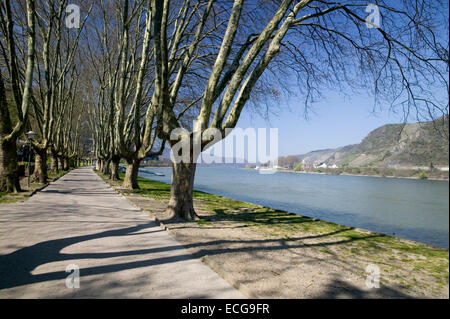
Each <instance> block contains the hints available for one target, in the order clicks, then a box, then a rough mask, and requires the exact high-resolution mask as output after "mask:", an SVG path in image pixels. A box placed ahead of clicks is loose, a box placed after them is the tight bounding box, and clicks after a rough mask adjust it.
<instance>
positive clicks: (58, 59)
mask: <svg viewBox="0 0 450 319" xmlns="http://www.w3.org/2000/svg"><path fill="white" fill-rule="evenodd" d="M4 2H5V5H3V7H5V8H4V9H2V12H4V14H3V13H2V17H3V16H5V17H6V18H5V21H6V22H5V27H4V28H3V29H4V30H3V29H2V31H1V32H2V37H3V38H4V39H6V40H2V47H4V48H5V49H4V51H5V52H10V51H11V52H15V51H20V52H21V53H20V54H21V58H22V59H21V61H20V62H19V59H17V60H18V61H17V62H15V64H18V65H21V66H22V70H23V71H22V73H21V74H22V76H20V75H17V76H16V78H17V80H16V82H17V83H18V84H17V85H16V86H17V89H16V91H17V94H15V95H17V96H18V97H20V99H18V101H16V105H20V106H21V108H18V109H20V110H21V111H20V116H19V120H18V121H17V123H18V124H17V128H16V129H14V132H16V131H17V133H15V134H16V135H15V136H14V137H13V136H10V135H11V132H12V131H13V129H12V128H11V127H10V126H11V125H10V126H4V124H1V125H2V126H1V128H0V135H1V136H2V137H0V138H1V139H2V140H1V141H2V148H1V149H2V153H1V154H9V153H7V152H5V151H6V149H8V152H10V153H11V154H12V153H13V152H14V151H11V148H12V146H11V145H6V144H7V143H6V144H5V145H6V146H5V147H3V144H4V142H3V141H9V142H10V144H11V143H12V144H14V143H13V142H12V141H14V139H15V138H17V137H18V136H19V135H20V134H21V132H23V130H24V127H25V126H26V123H28V122H29V121H27V113H28V112H27V109H28V106H29V105H33V106H34V105H36V106H35V108H36V114H40V115H41V116H37V115H36V116H35V118H36V121H37V123H41V125H42V130H41V138H40V141H39V143H35V148H36V152H37V154H39V156H40V157H41V158H42V159H41V161H44V158H43V157H45V154H47V153H45V152H44V150H48V149H51V150H52V151H53V150H55V151H56V152H60V154H64V155H65V156H68V155H72V154H73V149H74V148H76V147H68V146H67V144H65V143H64V140H65V141H72V143H75V145H76V141H77V140H78V139H79V137H80V132H91V134H92V138H93V140H94V155H95V157H96V158H97V159H98V161H99V166H100V169H101V170H102V171H103V172H104V173H109V174H111V178H112V179H117V178H118V177H119V176H118V165H119V162H120V160H121V159H122V158H123V159H125V160H126V162H127V170H126V174H125V180H124V183H123V187H125V188H129V189H134V188H138V187H139V185H138V182H137V174H138V168H139V165H140V163H141V161H142V160H143V159H144V158H145V157H148V156H152V155H159V154H161V153H162V152H163V151H164V148H165V147H169V148H171V149H172V150H174V151H175V152H178V151H179V148H178V144H179V142H180V141H181V140H182V137H184V139H183V140H184V141H186V140H187V141H188V144H190V146H191V148H190V149H191V150H192V151H190V154H189V156H188V160H186V159H185V160H183V161H181V162H179V163H173V176H172V186H171V199H170V202H169V207H168V213H170V214H172V215H177V216H181V217H183V218H186V219H194V218H195V217H196V214H195V211H194V207H193V200H192V194H193V183H194V177H195V169H196V161H197V158H198V155H199V152H201V151H204V150H206V149H207V148H208V147H210V146H212V144H214V143H216V142H217V141H218V139H213V137H212V135H211V134H209V132H210V131H211V130H212V129H215V130H218V131H219V132H221V136H220V138H219V140H220V139H223V138H225V137H226V134H227V132H228V129H230V128H234V127H236V125H237V123H238V120H239V117H240V115H241V114H242V112H243V110H244V108H246V107H247V108H249V109H251V108H253V110H255V111H258V112H261V113H263V114H269V113H271V112H272V111H273V110H274V103H273V102H274V101H276V100H278V99H279V98H280V97H281V96H285V95H286V94H298V95H299V96H300V97H301V98H302V99H303V101H304V107H305V111H306V113H307V111H308V110H309V108H310V106H311V103H313V102H314V101H315V100H316V98H318V97H320V96H321V93H322V92H323V91H324V90H328V89H333V90H336V89H337V90H341V91H342V92H353V91H354V90H364V92H367V91H369V92H371V93H373V94H374V96H376V97H377V99H376V101H377V102H378V103H379V104H378V105H389V106H390V107H391V108H393V109H394V110H401V111H402V112H404V114H405V116H408V114H411V113H415V115H416V116H417V117H418V118H421V119H423V117H428V118H430V117H431V118H437V117H440V116H442V115H446V114H448V80H447V77H448V39H447V35H448V34H447V33H446V32H447V31H446V30H444V29H443V25H444V22H445V25H446V24H447V20H448V17H447V16H445V13H443V12H444V11H443V10H441V8H440V7H439V6H440V5H441V4H440V2H439V1H416V2H415V3H410V2H409V1H404V2H400V1H399V2H395V3H387V2H385V1H375V2H376V3H377V5H378V7H377V8H378V9H379V13H380V15H381V16H380V17H381V22H380V25H375V24H374V23H375V22H376V21H378V20H377V19H373V20H370V19H366V18H367V14H368V13H367V12H366V8H367V5H366V3H365V2H361V1H356V0H354V1H323V0H233V1H230V0H120V1H107V0H101V1H93V2H92V3H91V4H89V6H87V7H82V10H81V12H82V13H84V16H83V19H82V23H81V26H80V28H79V29H77V30H76V31H75V30H64V27H63V26H62V18H61V17H62V16H63V14H64V6H65V5H66V3H65V1H62V2H59V1H51V0H47V1H45V4H46V5H44V6H43V7H42V8H40V6H38V7H35V5H36V3H41V2H44V1H32V0H28V1H25V3H26V6H23V7H22V9H23V10H25V7H26V9H27V11H26V12H28V19H27V23H26V24H23V27H24V28H23V29H22V30H26V32H24V33H25V34H26V37H27V39H28V44H27V45H24V43H23V41H22V40H21V39H18V36H17V35H14V34H12V33H14V32H15V31H14V29H11V31H10V33H11V34H10V33H8V32H9V31H8V30H9V29H8V21H7V16H8V8H7V6H8V5H9V1H4ZM22 2H23V1H22ZM22 2H21V3H22ZM35 2H36V3H35ZM85 6H86V4H85ZM44 8H45V9H44ZM49 8H52V9H49ZM40 10H47V11H48V14H47V15H44V14H41V13H40ZM23 12H25V11H23ZM375 13H376V12H375ZM10 20H11V21H12V20H13V18H11V19H10ZM35 20H38V21H41V20H46V23H42V26H41V27H40V29H42V30H41V32H40V33H41V34H42V35H41V36H39V37H36V35H35V26H34V23H35V22H34V21H35ZM366 20H367V21H366ZM19 21H22V20H21V19H19ZM51 21H53V22H51ZM16 30H17V29H16ZM16 32H17V31H16ZM8 34H10V39H9V40H7V39H8ZM8 41H9V42H11V43H17V42H20V43H22V45H21V46H20V47H21V48H22V50H18V49H16V48H14V47H13V48H9V47H8V43H9V42H8ZM37 45H41V47H42V52H43V54H42V57H38V56H37V55H36V54H35V46H37ZM25 47H26V48H27V49H28V51H29V54H28V55H26V54H24V48H25ZM46 50H47V52H51V53H48V54H47V55H46V54H45V52H46ZM25 57H28V58H27V59H28V60H29V61H28V62H27V59H25ZM5 61H7V62H8V63H7V65H10V64H11V63H10V61H11V58H9V57H8V60H6V59H5ZM13 64H14V63H13ZM35 65H38V66H39V67H38V68H35ZM25 66H26V68H24V67H25ZM36 69H38V70H36ZM8 70H9V68H8ZM14 72H15V71H14V69H11V70H10V72H9V74H11V75H12V74H14ZM17 72H19V73H20V71H17ZM2 77H3V78H4V75H3V71H2ZM11 78H13V76H11ZM9 83H11V84H10V87H12V86H13V84H14V80H12V81H10V82H9ZM442 92H444V93H442ZM17 102H21V103H20V104H18V103H17ZM5 103H6V102H5ZM386 103H389V104H386ZM3 109H4V108H3V107H2V112H3ZM64 112H67V114H72V115H71V117H69V116H60V115H62V114H66V113H64ZM51 114H54V115H55V116H52V115H51ZM60 118H62V119H60ZM2 119H3V113H2ZM59 119H60V120H59ZM58 120H59V121H60V123H59V124H58ZM85 121H86V123H87V126H88V128H85V127H84V125H85V124H84V123H85ZM2 122H3V120H2ZM5 123H6V122H5ZM21 123H22V124H21ZM64 128H66V129H64ZM5 132H6V133H5ZM8 132H9V133H8ZM174 132H176V134H173V133H174ZM198 132H200V133H202V134H201V135H200V136H201V140H200V146H201V147H200V148H199V149H198V150H196V149H195V148H194V147H192V146H193V144H194V143H195V142H196V141H194V137H195V133H198ZM58 135H59V136H65V138H61V137H60V138H59V139H58ZM186 136H187V137H188V138H187V139H186ZM58 141H59V142H58ZM74 141H75V142H74ZM69 144H70V143H69ZM44 153H45V154H44ZM52 154H53V153H52ZM1 156H5V155H1ZM3 162H4V161H3V160H2V163H3ZM1 167H2V172H6V171H8V169H7V168H6V167H5V166H4V165H3V164H2V166H1ZM9 171H11V170H9ZM2 174H4V173H2ZM2 176H3V175H2ZM7 180H8V179H7V178H4V177H2V183H6V184H8V183H11V182H10V181H9V182H8V181H7ZM2 185H3V184H2Z"/></svg>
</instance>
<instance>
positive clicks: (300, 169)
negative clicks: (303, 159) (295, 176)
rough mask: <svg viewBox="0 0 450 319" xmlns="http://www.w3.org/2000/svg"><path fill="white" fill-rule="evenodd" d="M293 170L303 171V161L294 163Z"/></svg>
mask: <svg viewBox="0 0 450 319" xmlns="http://www.w3.org/2000/svg"><path fill="white" fill-rule="evenodd" d="M294 171H296V172H299V171H303V163H298V164H297V165H295V167H294Z"/></svg>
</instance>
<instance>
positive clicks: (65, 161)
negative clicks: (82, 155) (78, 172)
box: [62, 157, 70, 171]
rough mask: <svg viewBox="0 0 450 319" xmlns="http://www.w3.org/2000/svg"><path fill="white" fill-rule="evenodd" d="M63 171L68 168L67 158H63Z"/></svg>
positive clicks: (68, 161)
mask: <svg viewBox="0 0 450 319" xmlns="http://www.w3.org/2000/svg"><path fill="white" fill-rule="evenodd" d="M62 162H63V170H64V171H68V170H69V168H70V159H69V158H68V157H63V160H62Z"/></svg>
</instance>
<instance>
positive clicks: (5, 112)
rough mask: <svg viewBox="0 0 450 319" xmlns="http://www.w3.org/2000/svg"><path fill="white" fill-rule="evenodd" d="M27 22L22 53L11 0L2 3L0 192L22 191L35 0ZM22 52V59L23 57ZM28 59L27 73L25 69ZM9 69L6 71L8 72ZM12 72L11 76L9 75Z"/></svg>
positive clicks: (30, 4)
mask: <svg viewBox="0 0 450 319" xmlns="http://www.w3.org/2000/svg"><path fill="white" fill-rule="evenodd" d="M26 13H27V15H26V24H25V26H24V27H23V28H21V31H23V32H24V34H26V37H27V50H26V52H24V51H22V52H20V50H19V53H18V50H17V48H16V39H17V36H18V35H17V34H16V33H18V29H17V28H16V27H15V26H14V20H13V13H12V9H11V3H10V1H9V0H5V1H2V4H1V6H0V19H1V20H0V28H1V30H0V31H1V42H0V48H1V54H2V65H0V191H4V192H18V191H20V190H21V189H20V183H19V176H18V172H17V149H16V139H17V138H18V137H19V136H20V135H21V134H22V132H23V130H24V128H25V127H26V123H27V119H28V113H29V106H30V97H31V95H32V85H33V83H32V82H33V71H34V64H35V8H34V1H33V0H27V1H26ZM20 54H22V59H21V58H20ZM21 61H24V65H25V74H23V73H22V72H21V70H22V68H21ZM5 69H6V71H5ZM6 73H7V74H8V78H7V76H6ZM5 82H7V83H9V86H8V89H9V90H10V91H11V92H12V95H13V104H14V109H15V110H16V113H17V121H16V123H15V124H14V123H13V119H12V114H11V112H10V110H9V107H8V101H7V95H6V92H7V91H6V90H7V87H6V85H5Z"/></svg>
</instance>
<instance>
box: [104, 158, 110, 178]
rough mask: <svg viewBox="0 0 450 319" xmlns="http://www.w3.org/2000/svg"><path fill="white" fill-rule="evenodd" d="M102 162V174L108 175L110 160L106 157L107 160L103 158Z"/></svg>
mask: <svg viewBox="0 0 450 319" xmlns="http://www.w3.org/2000/svg"><path fill="white" fill-rule="evenodd" d="M102 162H103V164H102V174H104V175H109V173H110V168H109V163H110V162H111V160H109V159H108V160H104V161H102Z"/></svg>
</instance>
